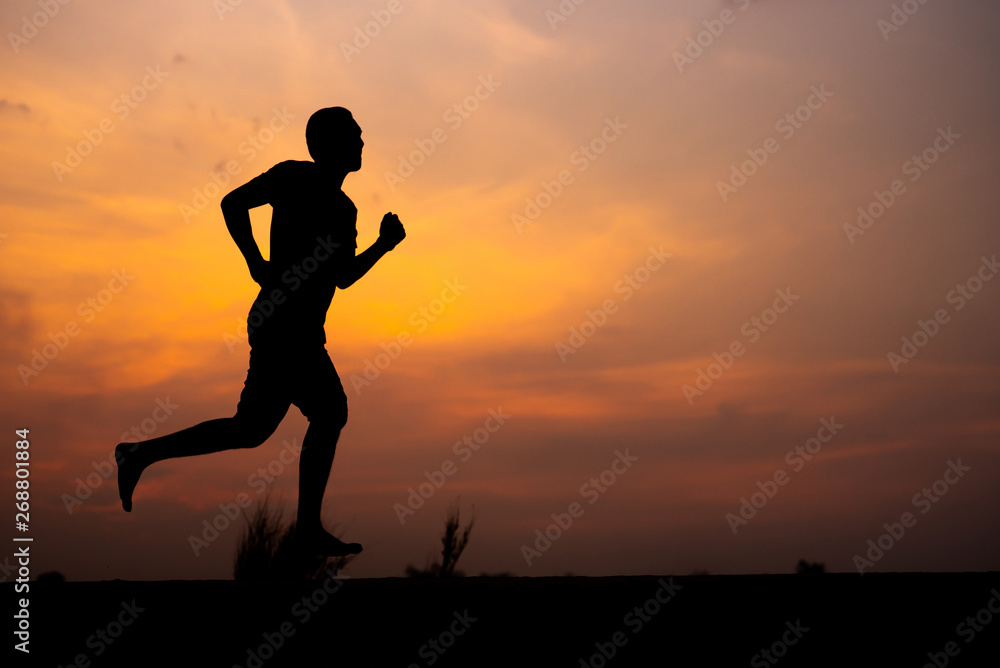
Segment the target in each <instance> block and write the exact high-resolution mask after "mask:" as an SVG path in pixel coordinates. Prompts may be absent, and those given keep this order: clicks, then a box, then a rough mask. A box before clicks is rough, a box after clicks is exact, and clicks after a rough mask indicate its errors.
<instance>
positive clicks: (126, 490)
mask: <svg viewBox="0 0 1000 668" xmlns="http://www.w3.org/2000/svg"><path fill="white" fill-rule="evenodd" d="M135 446H136V444H135V443H119V444H118V445H117V446H116V447H115V461H116V462H118V496H120V497H121V500H122V508H124V509H125V512H126V513H130V512H132V492H133V491H134V490H135V486H136V483H138V482H139V476H141V475H142V472H143V470H144V469H145V468H146V467H145V466H143V465H141V464H140V463H139V462H138V461H136V459H137V457H136V453H135Z"/></svg>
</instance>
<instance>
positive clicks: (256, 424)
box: [233, 412, 280, 448]
mask: <svg viewBox="0 0 1000 668" xmlns="http://www.w3.org/2000/svg"><path fill="white" fill-rule="evenodd" d="M233 421H234V422H235V423H236V429H235V432H236V434H235V435H236V443H235V447H237V448H256V447H257V446H259V445H262V444H263V443H264V442H265V441H267V439H269V438H270V437H271V434H273V433H274V432H275V430H276V429H277V428H278V424H279V423H280V420H279V421H278V422H274V421H273V420H264V419H261V418H260V416H252V415H246V414H243V413H240V412H237V413H236V415H235V416H233Z"/></svg>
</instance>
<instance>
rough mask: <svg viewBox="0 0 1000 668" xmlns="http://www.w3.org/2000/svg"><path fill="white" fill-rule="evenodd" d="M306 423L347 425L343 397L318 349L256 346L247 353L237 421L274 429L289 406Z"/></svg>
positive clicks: (323, 350)
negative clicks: (297, 410) (295, 407)
mask: <svg viewBox="0 0 1000 668" xmlns="http://www.w3.org/2000/svg"><path fill="white" fill-rule="evenodd" d="M293 404H294V405H295V406H297V407H298V409H299V410H300V411H302V414H303V415H305V416H306V419H308V420H309V422H310V423H315V422H327V423H336V424H337V426H338V428H339V427H342V426H343V425H344V423H346V422H347V394H346V393H345V392H344V386H343V384H342V383H341V382H340V376H338V375H337V370H336V369H335V368H334V367H333V362H332V361H331V360H330V355H329V354H328V353H327V351H326V348H325V347H323V346H322V345H316V344H313V345H308V346H306V345H300V346H295V345H284V346H280V347H279V346H258V347H256V348H251V349H250V369H249V370H248V371H247V379H246V381H245V382H244V384H243V392H242V394H240V402H239V404H238V405H237V407H236V414H237V416H238V417H241V418H244V419H248V420H249V421H251V422H253V423H257V424H261V423H264V424H267V425H269V426H272V431H273V429H276V428H277V426H278V423H280V422H281V420H282V418H284V416H285V413H287V412H288V407H289V406H290V405H293Z"/></svg>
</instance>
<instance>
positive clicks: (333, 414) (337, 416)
mask: <svg viewBox="0 0 1000 668" xmlns="http://www.w3.org/2000/svg"><path fill="white" fill-rule="evenodd" d="M308 419H309V424H310V425H317V426H320V427H323V428H324V429H328V430H331V431H333V430H336V431H340V430H341V429H343V428H344V425H346V424H347V402H346V401H344V402H343V403H340V402H336V403H334V404H333V405H332V406H328V407H326V408H324V409H323V410H318V411H314V412H313V413H312V414H310V415H309V417H308Z"/></svg>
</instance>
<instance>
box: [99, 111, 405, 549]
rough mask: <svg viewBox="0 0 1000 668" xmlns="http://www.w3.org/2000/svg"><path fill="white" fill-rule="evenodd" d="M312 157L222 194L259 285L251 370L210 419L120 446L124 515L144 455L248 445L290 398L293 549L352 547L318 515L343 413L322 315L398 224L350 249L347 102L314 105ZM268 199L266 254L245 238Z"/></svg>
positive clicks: (386, 220) (357, 145) (357, 153)
mask: <svg viewBox="0 0 1000 668" xmlns="http://www.w3.org/2000/svg"><path fill="white" fill-rule="evenodd" d="M306 145H307V147H308V149H309V154H310V155H311V156H312V158H313V162H309V161H295V160H289V161H286V162H282V163H279V164H277V165H275V166H274V167H272V168H271V169H270V170H268V171H267V172H265V173H263V174H261V175H260V176H258V177H256V178H254V179H252V180H251V181H249V182H247V183H246V184H244V185H242V186H240V187H239V188H236V189H235V190H233V191H232V192H231V193H229V194H228V195H226V196H225V197H224V198H223V200H222V213H223V216H224V218H225V220H226V226H227V227H228V228H229V232H230V234H231V235H232V237H233V240H234V241H235V242H236V245H237V246H238V247H239V249H240V251H241V252H242V253H243V257H244V258H245V259H246V262H247V267H248V268H249V269H250V276H251V277H252V278H253V279H254V281H256V282H257V283H258V284H259V285H260V293H259V294H258V295H257V299H256V300H255V301H254V304H253V306H252V307H251V309H250V313H249V315H248V317H247V335H248V340H249V343H250V368H249V371H248V372H247V379H246V382H245V384H244V387H243V392H242V394H241V395H240V401H239V404H238V405H237V407H236V415H234V416H233V417H230V418H221V419H218V420H209V421H207V422H202V423H201V424H198V425H195V426H194V427H190V428H188V429H185V430H183V431H179V432H177V433H174V434H169V435H166V436H162V437H159V438H154V439H150V440H148V441H143V442H140V443H120V444H118V446H117V447H116V448H115V458H116V459H117V462H118V493H119V495H120V496H121V501H122V507H123V508H124V509H125V511H126V512H131V510H132V492H133V490H134V489H135V486H136V483H138V481H139V477H140V476H141V475H142V472H143V470H145V468H146V467H147V466H149V465H150V464H153V463H155V462H159V461H163V460H164V459H171V458H174V457H187V456H191V455H202V454H206V453H209V452H219V451H222V450H230V449H235V448H254V447H257V446H258V445H260V444H262V443H263V442H264V441H266V440H267V439H268V437H269V436H271V434H273V433H274V431H275V429H277V427H278V424H279V423H280V422H281V420H282V419H283V418H284V417H285V413H287V411H288V408H289V406H290V405H292V404H295V406H297V407H298V408H299V410H301V411H302V414H303V415H305V416H306V418H307V419H308V421H309V428H308V429H307V430H306V435H305V439H304V440H303V442H302V453H301V455H300V459H299V505H298V513H297V517H296V539H297V541H298V542H299V546H300V548H302V549H304V550H306V551H310V552H313V553H315V554H319V555H325V556H342V555H346V554H357V553H358V552H360V551H361V545H359V544H358V543H344V542H342V541H340V540H338V539H337V538H335V537H334V536H332V535H331V534H330V533H328V532H327V531H326V530H324V529H323V524H322V521H321V519H320V510H321V507H322V503H323V493H324V491H325V489H326V484H327V481H328V480H329V477H330V468H331V466H332V464H333V455H334V452H335V450H336V447H337V440H338V439H339V437H340V431H341V429H342V428H343V427H344V425H345V424H346V422H347V395H346V394H345V393H344V387H343V385H342V384H341V382H340V377H339V376H338V375H337V371H336V369H334V366H333V362H331V361H330V356H329V355H328V354H327V351H326V347H325V344H326V333H325V331H324V329H323V323H324V321H325V320H326V312H327V310H328V309H329V307H330V301H331V300H332V299H333V294H334V292H335V290H336V288H340V289H344V288H347V287H349V286H351V285H353V284H354V283H355V281H357V280H358V279H359V278H361V277H362V276H364V275H365V274H366V273H367V272H368V270H369V269H371V268H372V266H374V264H375V263H376V262H377V261H378V260H379V259H380V258H381V257H382V256H383V255H385V254H386V253H387V252H388V251H390V250H392V249H393V248H395V247H396V245H397V244H398V243H399V242H400V241H402V240H403V238H404V237H405V236H406V232H405V230H404V229H403V225H402V223H400V221H399V218H398V217H397V216H396V215H394V214H393V213H391V212H390V213H387V214H385V216H384V217H383V218H382V223H381V227H380V230H379V236H378V239H377V240H376V241H375V243H373V244H372V245H371V246H370V247H369V248H368V249H367V250H365V251H363V252H362V253H360V254H357V255H356V254H355V253H356V249H357V236H358V230H357V216H358V210H357V208H355V206H354V203H353V202H351V200H350V198H348V196H347V195H345V194H344V192H343V190H341V187H342V186H343V183H344V179H345V178H346V177H347V175H348V174H349V173H351V172H356V171H358V170H359V169H360V168H361V149H362V147H363V146H364V142H363V141H362V140H361V128H360V126H358V124H357V123H356V122H355V120H354V117H353V116H352V115H351V112H349V111H348V110H347V109H344V108H342V107H330V108H327V109H320V110H319V111H317V112H316V113H315V114H313V115H312V116H311V117H310V118H309V122H308V123H307V124H306ZM264 204H270V205H271V206H272V208H273V212H272V216H271V253H270V260H265V259H264V258H263V256H262V255H261V252H260V249H259V248H258V247H257V242H256V241H255V240H254V238H253V230H252V228H251V225H250V214H249V210H250V209H253V208H255V207H258V206H262V205H264Z"/></svg>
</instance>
